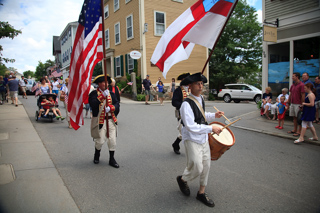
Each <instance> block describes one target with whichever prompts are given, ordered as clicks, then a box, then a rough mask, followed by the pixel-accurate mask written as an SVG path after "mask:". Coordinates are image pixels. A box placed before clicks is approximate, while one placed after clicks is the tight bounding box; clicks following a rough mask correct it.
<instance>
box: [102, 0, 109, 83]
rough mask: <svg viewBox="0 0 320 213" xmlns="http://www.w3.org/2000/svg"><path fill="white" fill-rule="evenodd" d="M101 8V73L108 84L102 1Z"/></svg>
mask: <svg viewBox="0 0 320 213" xmlns="http://www.w3.org/2000/svg"><path fill="white" fill-rule="evenodd" d="M100 7H101V8H100V10H101V12H102V16H101V18H102V49H103V59H102V61H103V62H102V63H103V66H102V67H103V70H102V71H103V73H104V80H105V82H108V78H107V61H106V48H105V47H106V44H105V42H106V41H105V38H106V37H105V34H104V33H105V32H104V31H105V30H104V17H103V16H104V7H103V0H101V6H100Z"/></svg>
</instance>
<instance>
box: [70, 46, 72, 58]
mask: <svg viewBox="0 0 320 213" xmlns="http://www.w3.org/2000/svg"><path fill="white" fill-rule="evenodd" d="M71 54H72V47H70V59H71Z"/></svg>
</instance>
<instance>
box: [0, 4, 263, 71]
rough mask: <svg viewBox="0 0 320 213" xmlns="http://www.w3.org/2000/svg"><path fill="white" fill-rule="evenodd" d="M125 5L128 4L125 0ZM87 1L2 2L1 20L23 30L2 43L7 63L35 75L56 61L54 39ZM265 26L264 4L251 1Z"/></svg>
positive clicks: (75, 18)
mask: <svg viewBox="0 0 320 213" xmlns="http://www.w3.org/2000/svg"><path fill="white" fill-rule="evenodd" d="M122 1H124V0H122ZM83 2H84V1H83V0H0V3H1V4H2V5H0V20H1V21H8V22H9V24H10V25H12V26H13V27H14V29H17V30H21V31H22V34H19V35H18V36H17V37H15V38H14V39H9V38H4V39H0V45H2V47H3V51H2V57H4V58H9V59H15V60H16V61H15V62H14V63H5V65H6V66H7V67H14V68H16V69H17V71H18V72H19V73H21V74H22V73H23V72H24V71H27V70H31V71H35V70H36V67H37V65H38V63H39V61H41V62H43V63H44V62H46V61H47V60H48V59H50V60H54V56H53V55H52V51H53V49H52V46H53V44H52V39H53V36H60V34H61V33H62V31H63V30H64V28H65V27H66V26H67V24H68V23H69V22H74V21H77V20H78V18H79V14H80V11H81V8H82V4H83ZM247 3H248V4H249V5H250V6H252V7H254V8H255V9H256V10H257V14H258V20H259V22H260V23H261V22H262V0H247Z"/></svg>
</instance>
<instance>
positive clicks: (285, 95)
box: [271, 88, 289, 120]
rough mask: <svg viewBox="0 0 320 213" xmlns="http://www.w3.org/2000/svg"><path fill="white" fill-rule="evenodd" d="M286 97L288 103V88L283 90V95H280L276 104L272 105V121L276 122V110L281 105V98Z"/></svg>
mask: <svg viewBox="0 0 320 213" xmlns="http://www.w3.org/2000/svg"><path fill="white" fill-rule="evenodd" d="M282 96H284V97H285V101H284V102H287V101H288V98H289V95H288V89H287V88H283V89H282V93H281V94H280V95H278V97H277V99H276V103H275V104H272V105H271V114H272V115H273V118H272V120H276V114H277V113H276V109H277V105H278V104H279V103H280V98H281V97H282Z"/></svg>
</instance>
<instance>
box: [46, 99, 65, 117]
mask: <svg viewBox="0 0 320 213" xmlns="http://www.w3.org/2000/svg"><path fill="white" fill-rule="evenodd" d="M48 99H49V104H50V109H51V110H52V112H53V114H55V116H56V118H57V120H59V118H61V120H64V117H61V112H60V110H59V109H58V107H56V106H55V105H56V102H55V100H53V98H52V96H49V98H48ZM47 112H49V111H48V110H47ZM47 112H46V114H48V113H47Z"/></svg>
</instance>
